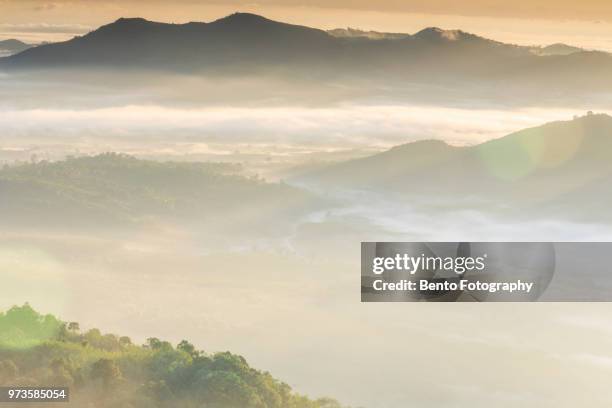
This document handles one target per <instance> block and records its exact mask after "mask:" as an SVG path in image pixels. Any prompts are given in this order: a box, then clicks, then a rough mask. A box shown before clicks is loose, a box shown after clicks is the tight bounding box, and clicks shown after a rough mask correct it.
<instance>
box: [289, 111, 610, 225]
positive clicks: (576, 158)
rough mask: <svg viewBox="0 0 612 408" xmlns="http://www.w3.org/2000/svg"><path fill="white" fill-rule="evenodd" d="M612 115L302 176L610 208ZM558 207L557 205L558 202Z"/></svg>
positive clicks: (407, 148) (423, 146)
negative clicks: (477, 143) (478, 143)
mask: <svg viewBox="0 0 612 408" xmlns="http://www.w3.org/2000/svg"><path fill="white" fill-rule="evenodd" d="M611 152H612V117H610V116H608V115H594V114H589V115H587V116H584V117H580V118H576V119H574V120H572V121H567V122H553V123H549V124H546V125H543V126H540V127H536V128H532V129H526V130H523V131H520V132H517V133H513V134H511V135H508V136H505V137H502V138H500V139H496V140H492V141H489V142H486V143H483V144H480V145H476V146H467V147H457V146H450V145H448V144H446V143H444V142H441V141H436V140H426V141H420V142H415V143H409V144H405V145H401V146H397V147H394V148H392V149H390V150H388V151H386V152H383V153H380V154H376V155H373V156H370V157H366V158H362V159H356V160H352V161H348V162H344V163H340V164H335V165H331V166H329V167H327V168H324V169H321V170H318V171H315V172H313V173H311V174H308V175H306V176H302V178H301V179H302V181H307V182H309V183H311V184H314V185H317V186H319V187H323V188H329V189H341V188H344V189H361V190H372V191H379V192H385V193H397V194H398V195H406V196H407V197H408V198H412V199H414V201H417V202H418V201H420V200H422V199H424V198H425V197H430V198H431V197H435V198H436V199H443V200H444V201H445V202H447V203H449V205H451V206H452V205H455V204H457V205H461V204H458V203H459V201H463V200H466V199H467V200H469V199H474V200H476V201H481V202H496V203H497V204H500V205H507V206H509V207H514V208H516V209H518V208H521V209H524V208H525V207H531V208H534V207H537V206H539V205H545V206H544V207H542V208H546V209H548V210H551V211H552V210H559V211H564V212H566V211H568V210H571V211H572V212H573V211H576V212H578V213H581V214H583V215H592V216H595V215H596V214H597V215H605V214H606V213H607V212H609V208H608V205H609V203H610V202H611V201H612V186H610V183H609V182H607V180H610V177H612V153H611ZM553 207H554V208H553Z"/></svg>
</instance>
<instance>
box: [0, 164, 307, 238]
mask: <svg viewBox="0 0 612 408" xmlns="http://www.w3.org/2000/svg"><path fill="white" fill-rule="evenodd" d="M240 171H241V168H240V166H238V165H233V164H223V163H177V162H155V161H148V160H138V159H136V158H133V157H130V156H127V155H122V154H116V153H107V154H101V155H98V156H93V157H79V158H68V159H66V160H64V161H60V162H46V161H42V162H33V163H28V164H21V165H17V166H4V168H3V169H2V170H0V196H1V197H3V200H2V201H0V214H2V215H4V216H3V217H1V219H2V223H8V222H13V223H16V224H18V225H20V226H23V225H24V224H26V225H27V224H35V225H37V226H40V225H49V224H51V225H56V226H61V227H62V229H66V228H67V227H70V226H71V225H74V226H79V227H82V226H88V225H89V226H91V225H117V224H119V225H125V224H126V223H134V222H149V221H151V220H155V219H157V220H158V219H165V220H169V219H172V220H181V219H182V220H188V222H189V223H193V222H194V221H203V220H206V219H207V218H213V219H214V218H218V216H219V215H221V214H222V215H226V214H231V213H232V212H234V213H239V214H241V215H243V214H244V213H245V211H247V210H251V211H252V210H253V209H254V208H256V209H257V211H258V214H257V215H258V216H262V215H263V216H265V215H266V214H274V216H279V215H282V213H283V212H288V213H292V212H294V211H300V210H302V209H303V206H305V205H306V204H307V203H308V201H309V200H310V196H309V195H308V194H306V193H304V192H303V191H300V190H298V189H295V188H292V187H289V186H287V185H284V184H282V183H280V184H272V183H266V182H264V181H263V180H261V179H259V178H257V177H246V176H244V175H241V174H240Z"/></svg>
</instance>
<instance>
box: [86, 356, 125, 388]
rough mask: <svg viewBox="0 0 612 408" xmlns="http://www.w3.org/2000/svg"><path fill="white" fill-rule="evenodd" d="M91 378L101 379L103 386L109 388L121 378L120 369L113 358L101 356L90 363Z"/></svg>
mask: <svg viewBox="0 0 612 408" xmlns="http://www.w3.org/2000/svg"><path fill="white" fill-rule="evenodd" d="M91 378H92V379H94V380H100V381H102V384H103V385H104V388H109V387H111V386H112V385H114V384H116V382H117V381H118V380H120V379H121V370H120V369H119V367H118V366H117V363H115V361H114V360H111V359H108V358H102V359H100V360H98V361H96V362H95V363H94V364H93V365H92V367H91Z"/></svg>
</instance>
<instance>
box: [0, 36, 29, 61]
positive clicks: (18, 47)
mask: <svg viewBox="0 0 612 408" xmlns="http://www.w3.org/2000/svg"><path fill="white" fill-rule="evenodd" d="M31 47H32V45H30V44H26V43H24V42H22V41H19V40H15V39H9V40H2V41H0V57H6V56H9V55H13V54H17V53H20V52H22V51H25V50H27V49H28V48H31Z"/></svg>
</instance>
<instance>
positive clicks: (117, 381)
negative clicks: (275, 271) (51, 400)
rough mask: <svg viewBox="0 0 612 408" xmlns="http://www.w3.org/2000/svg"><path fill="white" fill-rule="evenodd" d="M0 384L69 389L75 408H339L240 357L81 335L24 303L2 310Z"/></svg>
mask: <svg viewBox="0 0 612 408" xmlns="http://www.w3.org/2000/svg"><path fill="white" fill-rule="evenodd" d="M0 382H1V383H3V384H19V385H20V386H23V387H26V386H30V387H38V386H41V385H48V384H53V386H55V387H67V388H70V403H69V404H70V406H75V407H99V408H106V407H108V408H110V407H113V408H114V407H133V408H150V407H158V408H170V407H172V408H191V407H202V406H206V407H215V408H262V407H266V408H342V405H340V404H339V403H338V402H337V401H335V400H333V399H331V398H321V399H317V400H313V399H310V398H307V397H305V396H303V395H300V394H298V393H296V392H295V391H293V390H292V389H291V387H290V386H289V385H287V384H286V383H284V382H281V381H279V380H277V379H276V378H274V377H272V375H271V374H270V373H268V372H265V371H260V370H257V369H255V368H253V367H251V366H250V365H249V364H248V363H247V361H246V359H245V358H244V357H242V356H239V355H236V354H232V353H230V352H227V351H226V352H216V353H207V352H204V351H201V350H198V349H197V348H196V347H195V346H194V345H193V344H191V343H190V342H189V341H187V340H182V341H181V342H179V343H178V344H176V345H172V344H170V343H169V342H167V341H163V340H160V339H158V338H156V337H150V338H148V339H147V341H146V343H145V344H142V345H139V344H135V343H133V342H132V340H131V339H130V338H129V337H127V336H117V335H114V334H103V333H101V332H100V330H98V329H95V328H92V329H89V330H87V331H85V330H83V331H81V329H80V325H79V324H78V323H77V322H69V323H68V322H63V321H61V320H60V319H58V318H57V317H55V316H53V315H50V314H47V315H42V314H40V313H38V312H37V311H35V310H34V309H33V308H32V307H31V306H30V305H28V304H27V303H26V304H25V305H23V306H14V307H12V308H10V309H8V310H7V311H6V312H4V313H2V312H0Z"/></svg>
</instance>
